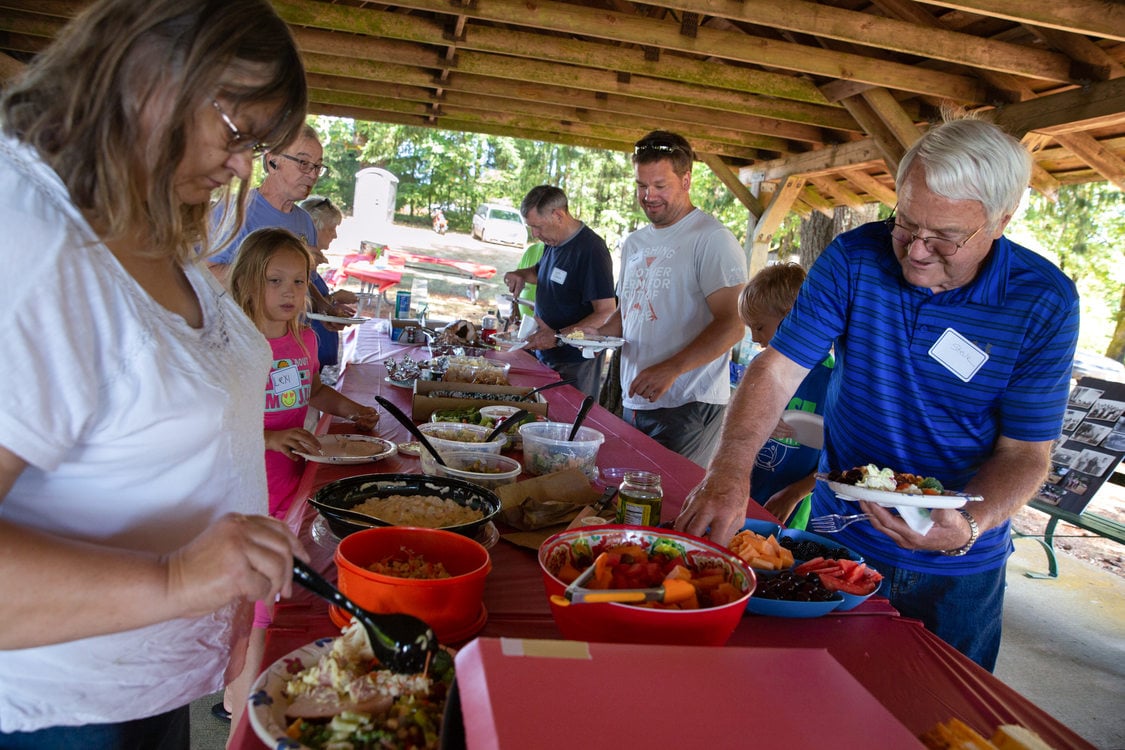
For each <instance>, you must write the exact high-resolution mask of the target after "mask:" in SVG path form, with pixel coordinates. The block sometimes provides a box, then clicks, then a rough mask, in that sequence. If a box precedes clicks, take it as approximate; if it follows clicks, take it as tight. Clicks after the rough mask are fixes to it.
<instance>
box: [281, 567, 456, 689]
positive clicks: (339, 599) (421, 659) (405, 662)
mask: <svg viewBox="0 0 1125 750" xmlns="http://www.w3.org/2000/svg"><path fill="white" fill-rule="evenodd" d="M293 580H294V581H296V582H297V583H299V584H301V585H302V586H304V587H305V588H307V589H308V590H309V591H311V592H313V593H314V594H316V595H317V596H319V597H321V598H322V599H325V600H327V601H329V602H331V603H332V604H335V605H336V606H337V607H339V608H340V609H342V610H344V611H345V612H347V613H348V614H350V615H351V616H352V617H354V618H355V619H356V621H357V622H358V623H359V624H360V625H362V626H363V628H364V630H366V631H367V638H368V640H370V641H371V650H372V651H373V652H374V653H375V658H377V659H378V660H379V663H380V664H382V665H383V666H385V667H386V668H387V669H389V670H391V671H392V672H396V673H398V674H418V673H419V672H421V671H422V670H424V669H425V668H426V661H427V660H428V659H429V658H430V654H431V653H433V652H434V651H436V650H437V649H438V641H437V637H436V636H435V635H434V631H433V630H432V629H431V628H430V626H429V625H427V624H426V623H424V622H422V621H421V620H419V619H418V618H417V617H414V616H413V615H404V614H375V613H374V612H368V611H367V610H366V609H363V608H362V607H360V606H359V605H358V604H356V603H355V602H353V601H352V600H351V599H349V598H348V597H346V596H344V595H343V594H342V593H340V590H339V589H337V588H336V587H335V586H333V585H332V584H331V583H329V582H328V581H326V580H324V578H323V577H322V576H321V575H320V574H319V573H317V572H316V571H315V570H313V569H312V568H310V567H309V566H308V565H307V564H306V563H304V562H302V561H301V560H298V559H296V558H294V559H293Z"/></svg>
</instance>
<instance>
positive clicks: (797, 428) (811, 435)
mask: <svg viewBox="0 0 1125 750" xmlns="http://www.w3.org/2000/svg"><path fill="white" fill-rule="evenodd" d="M781 421H782V422H784V423H785V424H787V425H789V426H790V427H792V428H793V432H794V435H793V437H794V439H795V440H796V441H797V442H798V443H800V444H801V445H804V446H808V447H809V448H815V449H816V450H820V449H821V448H823V447H824V418H823V417H821V416H820V415H819V414H813V413H812V412H808V411H800V410H798V409H790V410H788V411H783V412H782V413H781Z"/></svg>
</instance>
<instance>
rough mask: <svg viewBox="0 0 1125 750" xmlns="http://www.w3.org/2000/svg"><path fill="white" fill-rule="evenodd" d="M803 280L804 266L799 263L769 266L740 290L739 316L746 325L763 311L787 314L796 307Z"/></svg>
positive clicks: (772, 313)
mask: <svg viewBox="0 0 1125 750" xmlns="http://www.w3.org/2000/svg"><path fill="white" fill-rule="evenodd" d="M804 281H805V269H803V268H801V266H799V265H798V264H796V263H778V264H776V265H772V266H766V267H765V268H763V269H762V270H761V271H758V273H756V274H754V278H752V279H750V281H748V282H747V283H746V286H744V287H742V291H741V292H739V293H738V317H739V318H741V319H742V322H743V324H744V325H751V321H752V320H753V319H754V317H755V316H756V315H758V314H760V313H768V314H770V315H776V316H778V317H779V318H784V317H785V316H786V315H788V314H789V311H790V310H792V309H793V303H794V302H796V301H797V292H799V291H800V290H801V284H803V283H804Z"/></svg>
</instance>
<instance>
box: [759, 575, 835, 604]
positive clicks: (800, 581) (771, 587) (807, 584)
mask: <svg viewBox="0 0 1125 750" xmlns="http://www.w3.org/2000/svg"><path fill="white" fill-rule="evenodd" d="M754 596H757V597H761V598H762V599H784V600H785V601H791V602H826V601H828V600H829V599H831V598H832V597H833V596H834V594H833V593H832V592H831V591H829V590H828V589H826V588H825V587H824V584H823V583H821V582H820V576H818V575H817V574H816V573H806V574H805V575H797V574H796V573H794V572H793V571H791V570H783V571H781V572H780V573H778V574H777V575H775V576H769V577H766V576H763V577H761V578H759V579H758V588H757V589H756V590H755V591H754Z"/></svg>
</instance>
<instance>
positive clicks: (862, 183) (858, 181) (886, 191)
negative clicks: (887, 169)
mask: <svg viewBox="0 0 1125 750" xmlns="http://www.w3.org/2000/svg"><path fill="white" fill-rule="evenodd" d="M839 175H840V176H841V177H843V178H844V179H845V180H847V181H848V182H850V183H852V184H853V185H855V186H857V187H859V188H860V189H861V190H863V191H864V192H865V193H867V194H868V195H869V196H871V197H872V198H874V199H875V200H877V201H879V202H880V203H882V204H883V205H884V206H886V207H887V208H893V207H894V205H895V204H896V203H898V196H897V195H895V191H894V183H893V182H892V183H891V187H887V186H886V185H885V184H883V182H882V181H880V180H879V179H878V178H876V177H875V176H874V175H870V174H868V173H867V172H865V171H864V170H862V169H842V170H840V172H839ZM893 177H894V176H893V175H892V180H893Z"/></svg>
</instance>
